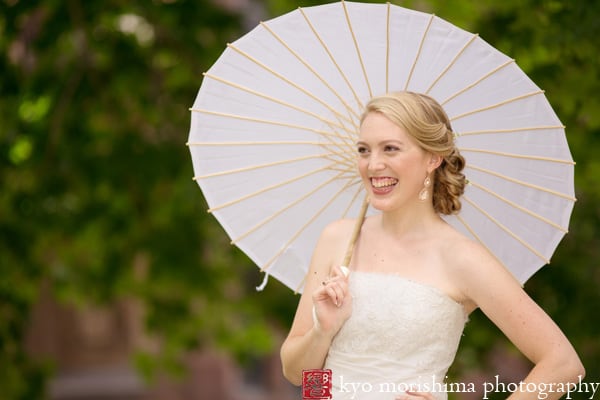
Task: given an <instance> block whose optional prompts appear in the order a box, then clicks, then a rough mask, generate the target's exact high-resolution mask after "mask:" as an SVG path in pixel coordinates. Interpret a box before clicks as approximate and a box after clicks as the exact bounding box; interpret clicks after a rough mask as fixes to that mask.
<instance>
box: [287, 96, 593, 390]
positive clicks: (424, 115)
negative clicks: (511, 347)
mask: <svg viewBox="0 0 600 400" xmlns="http://www.w3.org/2000/svg"><path fill="white" fill-rule="evenodd" d="M357 153H358V169H359V172H360V175H361V177H362V180H363V183H364V185H365V187H366V190H367V192H368V196H369V202H370V205H371V207H373V208H375V209H377V210H379V211H380V213H378V214H377V215H374V216H371V217H368V218H366V219H365V221H364V223H363V225H362V228H361V230H360V233H359V237H358V240H357V242H356V246H355V248H354V253H353V256H352V261H351V263H350V265H349V266H348V267H349V271H350V272H349V275H348V276H346V274H345V273H344V272H343V271H342V268H340V267H339V266H338V264H337V263H339V260H341V259H342V258H343V255H344V253H345V251H346V246H347V243H348V242H349V238H350V236H351V232H352V230H353V226H354V221H350V220H342V221H338V222H335V223H333V224H331V225H330V226H328V227H327V228H326V229H325V230H324V231H323V233H322V235H321V237H320V239H319V242H318V244H317V246H316V248H315V252H314V254H313V259H312V261H311V266H310V270H309V273H308V276H307V281H306V285H305V289H304V292H303V295H302V297H301V298H300V302H299V304H298V309H297V312H296V316H295V319H294V322H293V325H292V327H291V330H290V333H289V335H288V337H287V338H286V340H285V342H284V343H283V345H282V348H281V358H282V363H283V371H284V375H285V376H286V377H287V379H288V380H290V381H291V382H292V383H294V384H296V385H299V384H300V383H301V377H302V371H303V370H305V369H320V368H327V369H331V370H332V372H333V386H334V392H333V398H334V400H343V399H361V400H364V399H418V398H423V399H445V398H447V390H445V387H444V386H443V383H444V378H445V374H446V371H447V369H448V367H449V366H450V364H451V363H452V361H453V359H454V356H455V354H456V349H457V346H458V343H459V340H460V336H461V335H462V331H463V328H464V324H465V322H466V320H467V316H468V315H469V313H471V312H472V311H473V310H475V309H476V308H480V309H481V310H482V311H483V312H484V313H485V314H486V315H487V316H488V317H489V318H490V319H491V320H492V321H493V322H494V323H495V324H496V325H497V326H498V327H499V328H500V329H501V330H502V331H503V332H504V334H505V335H506V336H507V337H508V338H509V339H510V340H511V341H512V342H513V343H514V344H515V345H516V347H517V348H518V349H519V350H520V351H522V352H523V354H524V355H525V356H526V357H527V358H529V359H530V360H531V361H532V362H533V363H534V368H533V369H532V370H531V372H530V373H529V374H528V376H527V377H526V379H525V381H524V383H525V384H524V385H521V386H520V387H521V388H522V389H523V390H522V391H520V392H519V391H516V392H514V393H512V394H511V395H510V396H509V398H510V399H532V398H537V396H536V395H535V393H533V390H537V388H538V387H540V388H544V386H542V385H540V384H550V383H561V384H563V385H564V384H566V383H568V382H577V381H578V379H579V377H582V376H583V375H584V369H583V366H582V364H581V362H580V360H579V358H578V356H577V354H576V353H575V351H574V349H573V347H572V346H571V344H570V343H569V341H568V340H567V339H566V338H565V336H564V335H563V333H562V332H561V331H560V329H559V328H558V327H557V326H556V325H555V324H554V322H553V321H552V320H551V319H550V318H549V317H548V316H547V315H546V313H545V312H544V311H543V310H542V309H541V308H540V307H539V306H538V305H536V304H535V303H534V302H533V300H531V298H530V297H529V296H528V295H527V294H526V293H525V292H524V291H523V289H522V287H521V285H520V284H519V283H518V282H517V281H516V280H515V279H514V278H513V276H512V275H511V274H510V272H508V271H507V270H506V269H505V268H504V267H503V266H502V265H500V264H499V263H498V261H497V260H496V259H495V258H494V257H493V256H492V255H491V254H489V253H488V252H487V250H485V249H484V248H483V247H482V246H481V245H480V244H478V243H475V242H474V241H472V240H470V239H469V238H467V237H465V236H464V235H462V234H461V233H459V232H458V231H456V230H455V229H454V228H452V227H451V226H450V225H448V224H447V223H446V222H445V221H444V220H443V219H442V218H441V217H440V214H452V213H456V212H458V211H459V210H460V201H459V197H460V196H461V195H462V193H463V190H464V186H465V178H464V175H463V174H462V169H463V166H464V159H463V158H462V156H461V155H460V154H459V152H458V150H457V149H456V147H455V146H454V135H453V133H452V129H451V126H450V123H449V121H448V117H447V116H446V114H445V112H444V111H443V109H442V107H441V106H440V105H439V104H438V103H437V102H436V101H435V100H433V99H432V98H430V97H428V96H425V95H422V94H417V93H411V92H399V93H393V94H387V95H384V96H381V97H376V98H374V99H372V100H371V101H370V102H369V104H368V105H367V107H366V110H365V112H364V114H363V117H362V120H361V126H360V135H359V139H358V143H357ZM556 387H558V386H556ZM546 394H548V393H546ZM560 397H561V394H560V393H549V394H548V397H547V398H548V399H552V398H560Z"/></svg>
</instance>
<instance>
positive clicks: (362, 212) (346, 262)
mask: <svg viewBox="0 0 600 400" xmlns="http://www.w3.org/2000/svg"><path fill="white" fill-rule="evenodd" d="M368 209H369V199H368V198H367V197H366V196H365V199H364V200H363V203H362V206H361V207H360V213H359V215H358V218H357V220H356V223H355V224H354V230H353V231H352V236H351V237H350V242H349V243H348V248H347V249H346V255H345V256H344V261H342V265H343V266H344V267H348V266H349V265H350V260H351V259H352V253H353V252H354V245H355V244H356V239H358V234H359V233H360V228H361V227H362V224H363V222H364V221H365V216H366V215H367V210H368Z"/></svg>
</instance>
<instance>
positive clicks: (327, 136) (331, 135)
mask: <svg viewBox="0 0 600 400" xmlns="http://www.w3.org/2000/svg"><path fill="white" fill-rule="evenodd" d="M190 111H192V112H197V113H202V114H209V115H216V116H219V117H224V118H235V119H239V120H243V121H250V122H256V123H261V124H267V125H275V126H282V127H286V128H294V129H298V130H303V131H307V132H313V133H316V134H317V135H321V136H323V137H324V138H325V139H327V140H329V141H330V143H335V142H333V141H332V140H331V138H335V139H340V140H341V141H342V142H344V145H345V146H346V147H347V148H348V149H350V150H351V151H352V152H354V151H355V150H354V142H353V141H351V140H350V137H348V136H344V135H341V134H339V133H337V132H335V131H332V132H328V131H324V130H321V129H314V128H310V127H307V126H301V125H296V124H290V123H285V122H280V121H272V120H267V119H261V118H252V117H247V116H243V115H235V114H229V113H224V112H219V111H210V110H205V109H201V108H190Z"/></svg>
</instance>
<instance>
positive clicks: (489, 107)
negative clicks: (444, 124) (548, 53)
mask: <svg viewBox="0 0 600 400" xmlns="http://www.w3.org/2000/svg"><path fill="white" fill-rule="evenodd" d="M540 94H542V95H543V94H544V91H543V90H536V91H534V92H530V93H525V94H522V95H520V96H516V97H513V98H510V99H507V100H504V101H500V102H498V103H496V104H492V105H489V106H485V107H481V108H477V109H475V110H472V111H467V112H465V113H462V114H459V115H455V116H454V117H451V118H450V121H451V122H454V121H456V120H457V119H460V118H463V117H466V116H468V115H472V114H477V113H479V112H482V111H487V110H492V109H494V108H498V107H501V106H503V105H506V104H510V103H512V102H515V101H518V100H523V99H526V98H528V97H533V96H537V95H540Z"/></svg>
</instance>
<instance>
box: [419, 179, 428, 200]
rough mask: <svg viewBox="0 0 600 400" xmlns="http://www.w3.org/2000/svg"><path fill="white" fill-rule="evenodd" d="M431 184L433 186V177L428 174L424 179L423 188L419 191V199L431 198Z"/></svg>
mask: <svg viewBox="0 0 600 400" xmlns="http://www.w3.org/2000/svg"><path fill="white" fill-rule="evenodd" d="M429 186H431V178H430V177H429V174H427V177H426V178H425V181H423V189H421V191H420V192H419V200H421V201H425V200H427V199H428V198H429Z"/></svg>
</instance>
